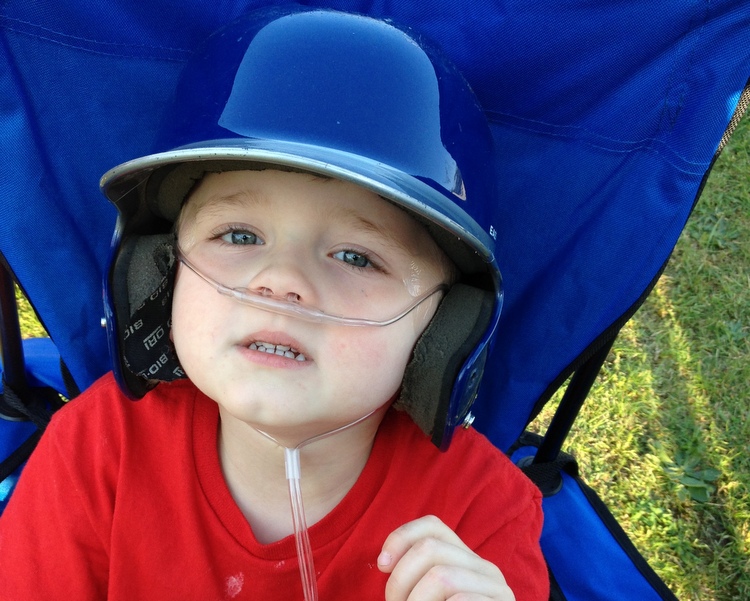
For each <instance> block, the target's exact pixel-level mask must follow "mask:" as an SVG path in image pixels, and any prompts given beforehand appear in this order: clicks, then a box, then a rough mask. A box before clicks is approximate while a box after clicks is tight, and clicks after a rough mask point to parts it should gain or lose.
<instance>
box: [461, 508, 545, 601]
mask: <svg viewBox="0 0 750 601" xmlns="http://www.w3.org/2000/svg"><path fill="white" fill-rule="evenodd" d="M542 522H543V518H542V507H541V494H539V495H534V496H533V497H531V498H529V499H528V503H526V504H525V506H524V507H523V510H522V511H521V512H519V513H518V514H517V515H516V516H514V517H512V518H511V519H509V520H508V521H506V522H505V523H504V524H503V525H502V526H501V527H500V528H499V529H498V530H496V531H495V532H494V533H492V534H491V535H490V536H488V538H487V539H486V540H485V541H483V542H482V543H479V544H478V545H477V546H476V547H475V549H474V551H475V552H476V553H477V555H479V556H480V557H483V558H484V559H488V560H489V561H492V562H493V563H494V564H495V565H497V566H498V567H499V568H500V570H501V571H502V573H503V576H505V580H506V582H507V583H508V586H509V587H510V589H511V590H512V591H513V593H514V594H515V596H516V601H547V600H548V599H549V576H548V570H547V563H546V561H545V559H544V557H543V555H542V551H541V547H540V545H539V538H540V536H541V531H542Z"/></svg>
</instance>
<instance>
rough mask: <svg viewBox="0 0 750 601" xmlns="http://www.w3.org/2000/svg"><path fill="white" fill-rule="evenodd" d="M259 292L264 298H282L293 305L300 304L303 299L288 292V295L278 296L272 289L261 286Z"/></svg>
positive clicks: (294, 293)
mask: <svg viewBox="0 0 750 601" xmlns="http://www.w3.org/2000/svg"><path fill="white" fill-rule="evenodd" d="M258 292H260V293H261V294H262V295H263V296H281V297H282V298H286V300H288V301H289V302H292V303H298V302H300V301H301V300H302V297H301V296H300V295H299V294H297V293H296V292H287V293H286V295H277V294H275V293H274V291H273V290H271V289H270V288H266V287H265V286H261V287H260V288H258Z"/></svg>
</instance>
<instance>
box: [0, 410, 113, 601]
mask: <svg viewBox="0 0 750 601" xmlns="http://www.w3.org/2000/svg"><path fill="white" fill-rule="evenodd" d="M66 409H67V408H64V409H63V410H61V412H60V414H65V413H67V412H66ZM71 409H72V407H71ZM60 414H58V415H56V416H55V418H53V421H52V422H51V423H50V425H49V426H48V427H47V430H46V432H45V434H44V435H43V436H42V438H41V439H40V441H39V445H38V446H37V448H36V450H35V451H34V453H33V454H32V456H31V458H30V459H29V461H28V463H27V465H26V467H25V468H24V470H23V472H22V475H21V478H20V479H19V482H18V485H17V487H16V490H15V491H14V493H13V496H12V497H11V499H10V501H9V503H8V506H7V507H6V510H5V511H4V513H3V515H2V517H0V597H2V599H4V600H6V601H22V600H23V601H27V600H29V599H45V600H51V601H54V600H56V599H60V600H63V599H64V600H65V601H69V600H70V599H76V600H81V601H86V600H89V599H105V598H106V597H107V572H108V568H107V565H108V553H107V540H108V534H107V532H108V530H107V527H106V523H107V520H108V519H110V520H111V509H110V510H109V511H107V510H106V509H105V508H106V507H107V506H109V507H110V508H111V507H112V502H113V501H112V494H111V492H110V491H108V490H107V489H108V488H109V487H108V486H107V482H106V480H107V478H106V477H105V478H100V475H101V474H99V475H97V477H94V475H93V474H94V473H95V472H94V470H93V469H92V463H94V462H96V461H97V460H98V459H99V458H100V457H101V453H100V452H98V451H97V450H96V447H97V446H98V447H99V448H101V445H94V450H93V452H92V453H86V454H84V453H81V452H80V451H78V452H76V447H77V446H78V444H77V443H80V439H77V436H80V435H86V434H87V433H86V432H82V431H81V429H82V428H83V426H80V427H72V428H71V427H68V424H67V423H66V424H65V426H66V427H64V428H62V427H59V426H61V425H62V424H61V421H66V420H64V419H60V418H61V417H63V416H62V415H60ZM67 421H70V420H67ZM79 421H80V420H79ZM89 434H90V432H89ZM83 490H88V491H89V492H88V493H87V494H85V495H84V494H81V493H82V491H83ZM108 516H109V518H108Z"/></svg>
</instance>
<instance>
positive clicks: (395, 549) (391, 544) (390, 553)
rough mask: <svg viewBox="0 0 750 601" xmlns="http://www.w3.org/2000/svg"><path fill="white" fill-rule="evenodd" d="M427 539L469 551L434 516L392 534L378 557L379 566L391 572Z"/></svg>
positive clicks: (410, 523) (453, 533)
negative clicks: (403, 558) (415, 545)
mask: <svg viewBox="0 0 750 601" xmlns="http://www.w3.org/2000/svg"><path fill="white" fill-rule="evenodd" d="M427 538H433V539H436V540H442V541H443V542H446V543H448V544H452V545H455V546H456V547H459V548H463V549H466V550H467V551H468V550H469V548H468V547H467V546H466V545H465V544H464V542H463V541H462V540H461V539H460V538H459V537H458V535H457V534H456V533H455V532H453V530H451V529H450V528H448V526H446V525H445V524H444V523H443V522H442V521H440V520H439V519H438V518H436V517H435V516H434V515H428V516H425V517H422V518H419V519H417V520H414V521H412V522H408V523H406V524H404V525H403V526H401V527H400V528H397V529H396V530H394V531H393V532H391V534H390V535H389V536H388V538H386V539H385V542H384V543H383V550H382V552H381V554H380V557H378V566H379V567H380V569H381V570H382V571H383V572H391V571H392V570H393V567H394V566H395V565H396V563H398V561H399V560H400V559H401V558H402V557H403V556H404V555H405V554H406V552H407V551H408V550H409V549H411V547H412V546H413V545H414V544H415V543H416V542H418V541H420V540H423V539H427Z"/></svg>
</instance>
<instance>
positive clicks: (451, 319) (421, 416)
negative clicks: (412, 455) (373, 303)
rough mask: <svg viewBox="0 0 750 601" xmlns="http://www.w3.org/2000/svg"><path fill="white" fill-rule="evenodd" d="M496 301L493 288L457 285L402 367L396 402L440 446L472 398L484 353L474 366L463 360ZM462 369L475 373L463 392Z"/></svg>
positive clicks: (490, 316)
mask: <svg viewBox="0 0 750 601" xmlns="http://www.w3.org/2000/svg"><path fill="white" fill-rule="evenodd" d="M495 302H496V299H495V295H494V293H493V292H490V291H487V290H482V289H480V288H476V287H474V286H469V285H466V284H462V283H457V284H455V285H454V286H453V287H451V289H450V290H449V291H448V293H447V294H446V296H445V298H444V299H443V300H442V302H441V303H440V306H439V307H438V310H437V311H436V313H435V316H434V317H433V318H432V321H431V322H430V324H429V325H428V326H427V328H426V329H425V331H424V332H423V333H422V336H421V337H420V338H419V340H418V341H417V344H416V346H415V347H414V354H413V357H412V360H411V361H410V362H409V364H408V365H407V366H406V370H405V372H404V380H403V385H402V388H401V394H400V396H399V399H398V400H397V401H396V404H395V406H396V407H397V408H399V409H403V410H405V411H406V412H407V413H408V414H409V415H410V416H411V418H412V419H413V420H414V422H415V423H416V424H417V425H418V426H419V427H420V429H421V430H422V431H423V432H424V433H425V434H427V435H428V436H430V437H432V441H433V443H434V444H435V445H436V446H438V447H439V448H447V445H448V442H449V440H444V437H445V435H446V432H450V431H452V429H453V426H455V425H456V424H457V423H459V422H460V421H461V420H463V419H464V417H465V415H466V414H467V413H468V410H469V407H470V406H471V404H472V402H473V401H474V397H475V396H476V388H477V386H478V384H479V382H480V380H481V371H482V370H483V368H484V365H483V360H482V359H483V357H485V356H486V352H482V353H479V355H477V356H476V357H475V360H474V364H473V365H468V364H467V360H469V359H470V357H472V354H473V353H474V351H476V349H477V346H478V345H479V344H480V342H481V340H482V338H483V336H484V335H485V334H486V331H487V329H488V327H491V326H490V324H491V322H492V319H493V312H494V307H495ZM480 363H481V365H480ZM465 368H466V369H470V370H475V372H477V373H475V374H474V376H473V377H472V378H470V379H469V380H470V385H469V386H465V387H463V388H466V389H465V390H463V389H459V388H461V387H460V386H459V385H456V383H457V382H459V381H460V380H462V379H461V378H459V374H460V373H461V372H462V370H464V369H465ZM454 385H455V386H454ZM454 414H455V415H454ZM448 436H449V434H448Z"/></svg>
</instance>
